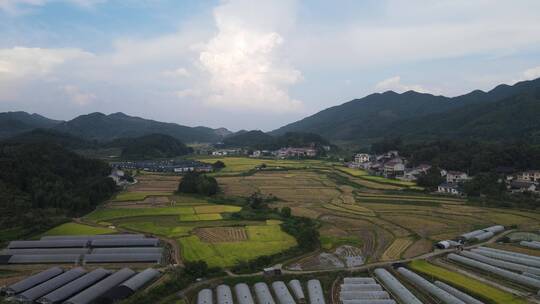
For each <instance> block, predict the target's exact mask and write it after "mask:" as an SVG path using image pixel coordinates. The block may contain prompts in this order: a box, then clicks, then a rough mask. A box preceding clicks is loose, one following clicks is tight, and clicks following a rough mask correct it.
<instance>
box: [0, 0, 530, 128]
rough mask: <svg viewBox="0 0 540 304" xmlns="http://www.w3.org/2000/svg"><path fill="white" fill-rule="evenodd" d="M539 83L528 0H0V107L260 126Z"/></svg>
mask: <svg viewBox="0 0 540 304" xmlns="http://www.w3.org/2000/svg"><path fill="white" fill-rule="evenodd" d="M538 77H540V1H537V0H516V1H506V0H439V1H427V0H407V1H405V0H384V1H383V0H377V1H371V0H363V1H354V0H336V1H323V0H310V1H294V0H291V1H288V0H271V1H266V0H257V1H250V0H229V1H208V0H193V1H183V0H0V111H27V112H30V113H39V114H42V115H44V116H47V117H50V118H54V119H63V120H68V119H72V118H74V117H76V116H78V115H81V114H87V113H91V112H103V113H106V114H109V113H114V112H124V113H126V114H128V115H134V116H140V117H144V118H150V119H155V120H160V121H166V122H175V123H179V124H183V125H188V126H200V125H202V126H208V127H214V128H217V127H226V128H229V129H231V130H240V129H261V130H265V131H269V130H273V129H275V128H278V127H280V126H283V125H285V124H287V123H290V122H293V121H296V120H298V119H301V118H303V117H306V116H308V115H311V114H314V113H316V112H318V111H320V110H322V109H325V108H328V107H332V106H336V105H339V104H341V103H344V102H347V101H349V100H352V99H355V98H361V97H363V96H366V95H369V94H371V93H375V92H384V91H387V90H393V91H396V92H404V91H408V90H415V91H419V92H426V93H431V94H435V95H445V96H457V95H461V94H466V93H468V92H470V91H472V90H475V89H481V90H490V89H492V88H493V87H494V86H496V85H498V84H501V83H506V84H513V83H515V82H517V81H522V80H529V79H534V78H538Z"/></svg>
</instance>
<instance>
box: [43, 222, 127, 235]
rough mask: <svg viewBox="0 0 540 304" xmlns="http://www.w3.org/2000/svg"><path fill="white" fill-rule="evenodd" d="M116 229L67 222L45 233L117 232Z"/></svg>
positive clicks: (82, 233) (88, 233)
mask: <svg viewBox="0 0 540 304" xmlns="http://www.w3.org/2000/svg"><path fill="white" fill-rule="evenodd" d="M115 232H116V230H114V229H110V228H106V227H94V226H89V225H83V224H78V223H65V224H62V225H60V226H56V227H54V228H53V229H51V230H49V231H47V232H45V233H44V234H43V235H44V236H45V235H95V234H107V233H115Z"/></svg>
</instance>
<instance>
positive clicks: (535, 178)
mask: <svg viewBox="0 0 540 304" xmlns="http://www.w3.org/2000/svg"><path fill="white" fill-rule="evenodd" d="M517 179H519V180H524V181H530V182H537V183H538V182H540V170H529V171H524V172H521V173H519V174H518V175H517Z"/></svg>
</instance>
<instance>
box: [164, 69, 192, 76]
mask: <svg viewBox="0 0 540 304" xmlns="http://www.w3.org/2000/svg"><path fill="white" fill-rule="evenodd" d="M163 75H164V76H166V77H173V78H176V77H179V78H183V77H189V76H190V75H191V73H190V72H189V71H188V70H186V69H185V68H182V67H180V68H177V69H175V70H167V71H164V72H163Z"/></svg>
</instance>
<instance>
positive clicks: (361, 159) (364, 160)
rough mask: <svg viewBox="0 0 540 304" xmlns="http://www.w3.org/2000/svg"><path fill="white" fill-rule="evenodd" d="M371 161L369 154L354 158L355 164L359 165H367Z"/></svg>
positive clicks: (357, 155)
mask: <svg viewBox="0 0 540 304" xmlns="http://www.w3.org/2000/svg"><path fill="white" fill-rule="evenodd" d="M370 160H371V156H370V155H369V154H367V153H358V154H356V155H355V156H354V162H355V163H357V164H362V163H367V162H369V161H370Z"/></svg>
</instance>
